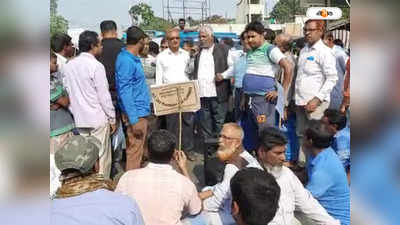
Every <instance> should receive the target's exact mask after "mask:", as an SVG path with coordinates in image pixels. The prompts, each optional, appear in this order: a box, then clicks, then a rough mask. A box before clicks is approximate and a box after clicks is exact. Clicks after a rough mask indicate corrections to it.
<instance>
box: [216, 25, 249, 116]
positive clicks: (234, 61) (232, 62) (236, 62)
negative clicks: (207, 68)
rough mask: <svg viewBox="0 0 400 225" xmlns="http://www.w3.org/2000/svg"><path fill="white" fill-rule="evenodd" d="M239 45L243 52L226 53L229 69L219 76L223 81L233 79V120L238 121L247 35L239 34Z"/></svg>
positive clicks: (245, 62) (240, 111) (245, 63)
mask: <svg viewBox="0 0 400 225" xmlns="http://www.w3.org/2000/svg"><path fill="white" fill-rule="evenodd" d="M240 43H241V45H242V47H243V50H238V51H232V50H230V51H229V53H228V65H229V68H228V69H227V70H226V71H224V72H223V73H222V74H221V75H222V77H223V78H224V79H228V78H230V77H233V78H234V87H235V92H234V93H235V94H234V96H235V98H234V120H235V121H239V120H240V118H241V114H242V109H241V107H240V102H241V99H242V97H243V88H242V87H243V77H244V75H245V74H246V70H247V52H248V51H249V50H250V46H249V42H248V39H247V33H246V32H242V34H240Z"/></svg>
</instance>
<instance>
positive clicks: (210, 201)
mask: <svg viewBox="0 0 400 225" xmlns="http://www.w3.org/2000/svg"><path fill="white" fill-rule="evenodd" d="M240 156H241V157H242V158H244V159H245V160H246V161H247V162H248V163H249V164H248V166H249V165H253V164H254V163H256V162H257V160H256V159H255V158H254V157H253V156H252V155H250V153H248V152H247V151H243V152H242V153H240ZM238 171H239V168H237V167H236V166H235V165H233V164H226V166H225V169H224V177H223V179H222V182H220V183H218V184H216V185H214V186H212V187H211V190H212V192H213V196H211V197H209V198H207V199H206V200H205V201H204V202H203V205H204V209H205V210H207V211H214V212H217V211H219V210H223V211H225V212H227V213H228V214H229V215H230V207H231V201H232V194H231V190H230V182H231V179H232V177H233V176H234V175H235V174H236V173H237V172H238Z"/></svg>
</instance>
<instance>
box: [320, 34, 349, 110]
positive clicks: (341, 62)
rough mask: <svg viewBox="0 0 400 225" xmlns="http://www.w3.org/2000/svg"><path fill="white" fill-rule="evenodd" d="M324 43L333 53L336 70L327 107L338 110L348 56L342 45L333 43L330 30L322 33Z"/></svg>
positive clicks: (341, 98) (341, 97)
mask: <svg viewBox="0 0 400 225" xmlns="http://www.w3.org/2000/svg"><path fill="white" fill-rule="evenodd" d="M324 44H325V45H326V46H328V47H329V48H331V49H332V51H333V54H334V55H335V59H336V70H337V75H338V80H337V82H336V85H335V86H334V87H333V89H332V92H331V102H330V104H329V108H330V109H337V110H339V109H340V106H341V104H342V101H343V87H344V74H345V72H346V62H347V59H348V58H349V56H348V55H347V54H346V52H345V51H344V49H343V48H342V47H340V46H338V45H335V43H334V41H333V34H332V32H331V31H328V32H326V33H325V34H324Z"/></svg>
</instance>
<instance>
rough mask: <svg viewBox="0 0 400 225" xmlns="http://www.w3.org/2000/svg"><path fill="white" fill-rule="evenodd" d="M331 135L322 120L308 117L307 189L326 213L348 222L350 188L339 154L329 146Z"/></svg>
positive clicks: (306, 134) (342, 221) (306, 140)
mask: <svg viewBox="0 0 400 225" xmlns="http://www.w3.org/2000/svg"><path fill="white" fill-rule="evenodd" d="M332 140H333V134H332V132H331V131H330V130H329V129H328V127H327V126H326V125H325V124H324V123H323V122H321V121H318V120H311V121H310V126H309V127H308V128H307V130H306V133H305V136H304V144H303V148H304V150H305V151H306V152H307V155H308V156H309V157H310V159H309V161H308V168H307V172H308V178H309V182H308V184H307V189H308V190H309V191H310V192H311V194H312V195H313V196H314V198H316V199H317V200H318V201H319V203H320V204H321V205H322V206H323V207H324V208H325V209H326V211H328V213H329V214H330V215H331V216H332V217H334V218H336V219H338V220H340V222H341V224H342V225H349V224H350V188H349V184H348V181H347V178H346V173H345V170H344V169H343V165H342V163H341V162H340V160H339V157H338V156H337V154H336V153H335V152H334V150H333V149H332V148H331V147H330V146H331V144H332Z"/></svg>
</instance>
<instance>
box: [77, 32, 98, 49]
mask: <svg viewBox="0 0 400 225" xmlns="http://www.w3.org/2000/svg"><path fill="white" fill-rule="evenodd" d="M98 37H99V35H98V34H97V33H96V32H94V31H89V30H85V31H83V32H82V33H81V34H80V35H79V51H80V52H88V51H90V50H91V49H92V46H93V45H94V46H95V45H97V44H98V43H99V38H98Z"/></svg>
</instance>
